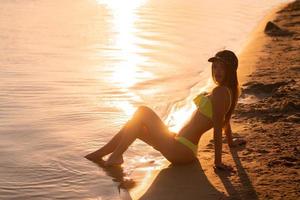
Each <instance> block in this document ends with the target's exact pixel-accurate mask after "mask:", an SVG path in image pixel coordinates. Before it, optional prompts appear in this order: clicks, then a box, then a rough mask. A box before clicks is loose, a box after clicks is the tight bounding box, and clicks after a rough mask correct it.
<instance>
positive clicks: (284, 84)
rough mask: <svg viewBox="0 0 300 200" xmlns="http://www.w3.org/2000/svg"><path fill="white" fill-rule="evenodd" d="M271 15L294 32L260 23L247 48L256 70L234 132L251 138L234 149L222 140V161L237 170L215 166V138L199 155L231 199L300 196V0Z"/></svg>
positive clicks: (247, 60)
mask: <svg viewBox="0 0 300 200" xmlns="http://www.w3.org/2000/svg"><path fill="white" fill-rule="evenodd" d="M271 18H273V19H271V20H272V22H274V23H275V24H276V25H278V26H279V27H280V28H281V29H282V30H283V31H286V32H288V33H290V34H287V35H284V36H277V35H276V33H275V34H272V33H271V34H267V33H265V32H263V29H260V33H258V34H257V36H256V38H255V40H253V41H252V43H250V44H249V45H250V46H249V47H248V48H249V49H250V50H249V49H246V50H245V53H244V54H243V57H242V59H241V63H240V67H241V68H243V67H244V66H248V69H247V70H251V69H252V70H254V71H253V72H252V73H251V74H249V75H248V76H246V75H245V74H244V76H245V77H244V78H243V79H242V81H241V88H242V94H241V97H240V101H239V103H238V105H237V107H236V111H235V114H234V116H233V119H232V122H233V124H235V126H234V127H235V129H234V133H235V136H236V137H242V138H245V139H246V140H247V144H246V146H243V147H238V148H232V149H229V148H228V146H227V145H226V144H225V145H224V154H225V159H224V162H225V163H227V164H230V165H232V166H233V167H234V169H235V171H234V172H233V173H220V174H215V173H214V172H213V171H212V170H211V168H212V163H213V160H212V159H211V157H212V153H213V144H212V143H209V144H208V145H206V147H204V148H202V149H201V151H200V160H201V159H202V160H203V159H205V161H207V165H205V167H204V169H207V173H206V174H207V175H208V177H209V178H210V179H211V180H212V182H214V185H215V186H216V188H218V189H219V190H220V191H222V192H224V193H225V194H226V197H227V198H229V199H297V198H299V196H300V179H299V168H300V160H299V155H300V149H299V137H300V125H299V122H300V115H299V110H300V95H299V94H300V83H299V78H300V58H299V55H300V48H299V46H300V1H295V2H293V3H291V4H289V5H288V6H285V7H284V8H282V9H280V11H278V12H276V13H275V15H273V16H272V17H271ZM264 26H266V23H265V22H264ZM258 43H259V44H258ZM251 45H252V47H251ZM253 46H254V47H256V48H253ZM251 48H252V50H251ZM249 68H251V69H249ZM201 152H205V153H206V155H205V158H203V157H202V156H201V155H202V154H201ZM207 152H211V155H207Z"/></svg>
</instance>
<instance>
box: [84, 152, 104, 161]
mask: <svg viewBox="0 0 300 200" xmlns="http://www.w3.org/2000/svg"><path fill="white" fill-rule="evenodd" d="M84 157H85V158H86V159H88V160H90V161H93V162H96V161H99V160H102V157H101V156H100V155H99V153H98V152H97V151H95V152H92V153H90V154H88V155H86V156H84Z"/></svg>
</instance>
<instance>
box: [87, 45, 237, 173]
mask: <svg viewBox="0 0 300 200" xmlns="http://www.w3.org/2000/svg"><path fill="white" fill-rule="evenodd" d="M208 61H209V62H212V77H213V80H214V82H215V83H216V87H215V88H214V89H213V90H212V92H211V93H210V94H209V95H207V96H205V95H203V94H200V95H198V96H197V97H196V98H195V99H194V102H195V104H196V105H197V110H195V111H194V113H193V115H192V116H191V118H190V120H189V121H188V123H187V124H186V125H185V126H184V127H183V128H181V130H180V131H179V133H178V134H175V133H172V132H170V131H169V130H168V127H167V126H166V125H165V124H164V123H163V121H162V120H161V119H160V118H159V116H158V115H157V114H156V113H155V112H154V111H153V110H151V109H150V108H148V107H146V106H140V107H139V108H138V109H137V111H136V112H135V113H134V115H133V117H132V118H131V119H130V120H129V121H128V122H127V123H126V124H125V125H124V126H123V128H122V129H121V130H120V131H119V132H118V133H117V134H116V135H115V136H114V137H113V138H112V139H111V140H110V141H109V142H108V143H107V144H106V145H104V146H103V147H102V148H100V149H99V150H97V151H95V152H93V153H90V154H88V155H87V156H86V158H87V159H89V160H92V161H94V162H99V161H102V157H103V156H105V155H108V154H110V153H111V155H110V156H109V158H108V159H107V161H106V162H105V165H106V166H112V165H119V164H122V163H123V153H124V152H125V151H126V149H127V148H128V147H129V145H130V144H131V143H132V142H133V141H134V140H135V139H136V138H139V139H141V140H142V141H144V142H146V143H147V144H149V145H151V146H152V147H154V148H155V149H156V150H158V151H160V152H161V153H162V155H163V156H164V157H165V158H166V159H168V160H169V161H170V162H171V163H173V164H179V163H181V164H184V163H190V162H192V161H194V160H195V159H197V144H198V141H199V140H200V137H201V135H202V134H203V133H205V132H206V131H208V130H209V129H211V128H213V129H214V137H213V138H214V148H215V160H214V164H215V167H217V168H221V169H224V168H225V169H226V168H228V167H227V166H226V165H224V164H223V163H222V130H224V132H225V134H226V136H227V141H228V144H229V146H234V145H236V143H239V142H240V141H233V140H232V136H231V134H232V133H231V127H230V118H231V114H232V112H233V110H234V108H235V105H236V103H237V99H238V93H239V88H238V80H237V71H236V70H237V67H238V59H237V57H236V55H235V54H234V53H233V52H232V51H229V50H223V51H220V52H218V53H217V54H216V55H215V56H214V57H212V58H210V59H208Z"/></svg>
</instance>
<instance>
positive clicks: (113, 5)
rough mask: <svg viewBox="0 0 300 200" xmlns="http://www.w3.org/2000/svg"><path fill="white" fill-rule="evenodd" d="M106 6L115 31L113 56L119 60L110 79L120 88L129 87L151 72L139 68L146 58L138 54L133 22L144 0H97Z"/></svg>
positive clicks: (135, 30)
mask: <svg viewBox="0 0 300 200" xmlns="http://www.w3.org/2000/svg"><path fill="white" fill-rule="evenodd" d="M98 2H99V3H100V4H103V5H104V6H106V7H107V8H108V10H109V11H110V12H111V14H112V28H113V32H114V33H116V36H115V38H114V39H113V47H112V48H113V49H115V50H116V52H115V56H116V57H117V58H118V59H119V60H120V61H119V62H118V63H116V64H115V65H114V66H112V67H113V75H112V76H111V79H110V81H111V82H112V83H115V84H117V85H118V86H119V87H122V88H129V87H131V86H133V85H135V84H136V83H137V82H139V79H142V78H150V77H152V74H151V73H150V72H145V71H143V70H142V69H140V66H141V65H142V64H143V63H145V62H146V61H147V58H146V57H144V56H141V55H140V54H138V52H139V50H140V47H138V45H137V41H138V38H137V36H136V33H137V32H139V31H140V30H139V29H137V28H136V27H135V25H134V23H135V22H136V21H137V20H138V15H137V14H136V11H137V10H138V8H139V7H140V6H142V5H143V4H144V3H145V0H138V1H137V0H135V1H123V2H122V1H119V0H98Z"/></svg>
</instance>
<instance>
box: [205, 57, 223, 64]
mask: <svg viewBox="0 0 300 200" xmlns="http://www.w3.org/2000/svg"><path fill="white" fill-rule="evenodd" d="M216 60H219V61H221V62H224V63H226V62H225V61H224V60H223V59H222V58H220V57H218V56H214V57H211V58H210V59H208V62H215V61H216Z"/></svg>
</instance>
